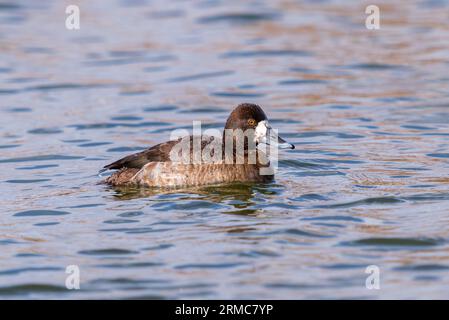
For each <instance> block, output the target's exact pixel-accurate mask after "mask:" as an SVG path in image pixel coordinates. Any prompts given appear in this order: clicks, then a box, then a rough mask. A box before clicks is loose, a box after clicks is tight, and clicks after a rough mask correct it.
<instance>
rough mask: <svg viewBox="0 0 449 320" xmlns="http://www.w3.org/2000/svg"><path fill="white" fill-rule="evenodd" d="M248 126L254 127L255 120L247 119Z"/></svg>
mask: <svg viewBox="0 0 449 320" xmlns="http://www.w3.org/2000/svg"><path fill="white" fill-rule="evenodd" d="M248 125H249V126H251V127H254V126H255V125H256V120H254V119H248Z"/></svg>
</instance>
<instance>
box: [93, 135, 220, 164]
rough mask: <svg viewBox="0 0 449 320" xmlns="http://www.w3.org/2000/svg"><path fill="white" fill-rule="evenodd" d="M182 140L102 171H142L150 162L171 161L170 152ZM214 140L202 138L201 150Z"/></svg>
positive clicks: (132, 155)
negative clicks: (124, 169) (125, 169)
mask: <svg viewBox="0 0 449 320" xmlns="http://www.w3.org/2000/svg"><path fill="white" fill-rule="evenodd" d="M181 140H182V138H179V139H178V140H170V141H167V142H164V143H160V144H157V145H155V146H153V147H151V148H149V149H146V150H144V151H141V152H139V153H135V154H131V155H129V156H126V157H124V158H122V159H120V160H117V161H115V162H113V163H111V164H108V165H106V166H104V167H103V169H102V170H101V171H100V173H101V172H104V171H106V170H110V169H122V168H135V169H141V168H142V167H143V166H144V165H146V164H147V163H148V162H153V161H155V162H166V161H171V160H170V151H171V149H172V148H173V147H174V146H175V145H176V144H177V143H179V142H180V141H181ZM213 140H214V137H213V136H202V140H201V150H202V149H204V148H205V147H206V145H208V144H209V143H211V142H212V141H213ZM192 151H193V136H190V152H191V155H192Z"/></svg>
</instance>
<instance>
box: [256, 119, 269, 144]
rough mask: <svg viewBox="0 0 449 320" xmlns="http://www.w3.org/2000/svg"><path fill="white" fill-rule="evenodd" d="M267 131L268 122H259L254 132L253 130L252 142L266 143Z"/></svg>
mask: <svg viewBox="0 0 449 320" xmlns="http://www.w3.org/2000/svg"><path fill="white" fill-rule="evenodd" d="M268 129H270V125H269V124H268V121H267V120H263V121H260V122H259V123H258V124H257V127H256V130H254V141H255V142H258V143H264V142H266V141H267V132H268Z"/></svg>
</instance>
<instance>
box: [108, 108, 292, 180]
mask: <svg viewBox="0 0 449 320" xmlns="http://www.w3.org/2000/svg"><path fill="white" fill-rule="evenodd" d="M224 131H225V134H223V136H222V138H217V137H207V136H201V137H197V136H187V137H184V138H180V139H177V140H171V141H167V142H164V143H161V144H158V145H155V146H153V147H151V148H149V149H147V150H144V151H142V152H139V153H136V154H132V155H129V156H127V157H125V158H122V159H120V160H118V161H116V162H113V163H111V164H109V165H106V166H105V167H104V170H107V169H117V170H118V171H116V172H115V173H113V174H112V175H111V176H110V177H108V178H107V179H106V181H105V182H106V183H108V184H110V185H114V186H121V185H141V186H149V187H186V186H199V185H207V184H220V183H231V182H251V181H253V182H267V181H271V180H272V179H273V177H274V172H273V171H272V170H269V169H270V163H269V161H268V160H267V153H266V152H263V151H262V150H261V148H260V147H261V146H262V145H265V146H270V149H271V148H272V147H275V148H277V147H280V148H289V149H294V148H295V147H294V146H293V145H292V144H289V143H287V142H286V141H284V140H283V139H282V138H280V137H278V136H277V135H276V134H275V132H274V130H271V127H270V126H269V124H268V119H267V117H266V115H265V113H264V112H263V110H262V108H261V107H259V106H258V105H255V104H250V103H244V104H240V105H239V106H237V107H236V108H235V109H234V110H233V111H232V112H231V114H230V116H229V118H228V119H227V121H226V125H225V130H224ZM242 134H243V136H242ZM241 137H242V139H240V138H241ZM195 141H197V142H199V143H198V144H197V146H198V148H197V149H198V150H196V149H195V143H196V142H195ZM185 150H187V152H188V154H187V157H185V154H184V155H181V156H180V152H181V154H182V152H183V151H185ZM271 150H273V149H271ZM276 151H277V149H276ZM195 152H196V153H198V152H199V154H200V156H199V159H200V161H199V162H198V161H196V160H197V159H198V157H197V155H196V154H195ZM268 153H269V152H268ZM205 154H206V155H207V156H208V157H205V156H204V155H205ZM217 156H218V157H217ZM205 158H207V159H208V160H207V161H205ZM211 159H213V161H211Z"/></svg>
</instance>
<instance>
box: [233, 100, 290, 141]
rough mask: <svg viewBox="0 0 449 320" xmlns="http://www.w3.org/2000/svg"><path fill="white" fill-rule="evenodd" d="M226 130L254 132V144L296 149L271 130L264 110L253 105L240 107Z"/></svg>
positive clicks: (234, 112)
mask: <svg viewBox="0 0 449 320" xmlns="http://www.w3.org/2000/svg"><path fill="white" fill-rule="evenodd" d="M226 129H241V130H243V131H244V132H245V131H246V130H248V129H253V130H254V142H255V143H256V145H258V144H267V145H270V144H272V145H276V144H277V145H278V147H279V148H281V149H295V146H294V145H293V144H290V143H288V142H287V141H285V140H284V139H282V138H281V137H280V136H278V135H277V134H276V132H275V131H274V130H273V129H272V128H271V126H270V124H269V123H268V118H267V116H266V115H265V112H263V110H262V108H261V107H259V106H258V105H256V104H252V103H242V104H240V105H238V106H237V107H236V108H235V109H234V110H233V111H232V112H231V114H230V115H229V117H228V120H227V121H226V125H225V130H226Z"/></svg>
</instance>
